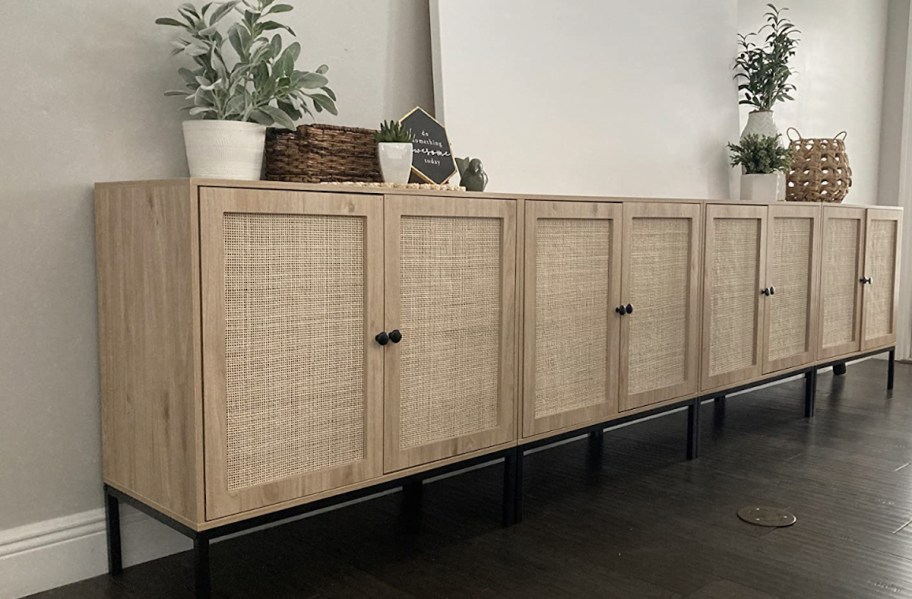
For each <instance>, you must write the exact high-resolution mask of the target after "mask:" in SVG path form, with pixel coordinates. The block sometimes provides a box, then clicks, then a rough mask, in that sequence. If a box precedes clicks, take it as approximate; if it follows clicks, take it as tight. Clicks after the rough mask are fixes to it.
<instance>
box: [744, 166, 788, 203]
mask: <svg viewBox="0 0 912 599" xmlns="http://www.w3.org/2000/svg"><path fill="white" fill-rule="evenodd" d="M780 174H781V173H778V172H776V173H769V174H768V175H741V199H742V200H743V201H745V202H775V201H777V200H778V199H779V182H780V180H781V179H780V176H779V175H780Z"/></svg>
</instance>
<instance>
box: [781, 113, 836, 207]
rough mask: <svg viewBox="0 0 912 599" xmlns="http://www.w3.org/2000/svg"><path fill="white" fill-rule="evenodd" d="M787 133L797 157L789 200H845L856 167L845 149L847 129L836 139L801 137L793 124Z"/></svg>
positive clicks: (791, 172)
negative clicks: (852, 167)
mask: <svg viewBox="0 0 912 599" xmlns="http://www.w3.org/2000/svg"><path fill="white" fill-rule="evenodd" d="M792 132H794V137H793V135H792ZM787 134H788V138H789V142H791V143H790V144H789V148H790V149H791V150H792V152H794V156H793V158H792V166H791V167H790V168H789V172H788V184H787V186H786V191H785V199H786V200H787V201H789V202H833V203H837V204H838V203H839V202H841V201H842V200H843V199H845V197H846V194H848V193H849V188H850V187H852V169H851V168H850V167H849V157H848V155H847V154H846V149H845V138H846V132H845V131H842V132H841V133H838V134H837V135H836V136H835V137H833V138H810V137H801V133H799V132H798V130H797V129H795V128H794V127H789V129H788V131H787Z"/></svg>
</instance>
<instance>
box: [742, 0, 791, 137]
mask: <svg viewBox="0 0 912 599" xmlns="http://www.w3.org/2000/svg"><path fill="white" fill-rule="evenodd" d="M767 6H768V7H769V12H767V13H766V15H765V17H766V25H764V26H763V27H761V28H760V30H759V31H756V32H754V33H748V34H747V35H740V34H739V35H738V46H739V47H740V52H738V56H737V58H736V59H735V71H736V72H735V80H736V81H738V90H739V92H740V94H741V100H740V102H739V103H740V104H746V105H748V106H753V107H754V110H753V111H751V113H750V114H749V115H748V117H747V125H746V126H745V127H744V131H743V132H742V134H741V137H742V138H743V137H744V136H746V135H750V134H757V135H768V136H775V135H777V134H778V133H779V131H778V130H777V129H776V123H775V122H774V121H773V106H774V105H775V104H776V102H783V101H786V100H793V99H794V98H793V97H792V93H793V92H794V91H795V86H794V85H793V84H791V83H789V78H790V77H791V76H792V75H793V74H794V71H793V70H792V68H791V67H790V66H789V61H790V60H791V59H792V57H794V56H795V48H796V47H797V46H798V42H799V41H800V40H799V35H800V31H799V30H798V29H796V28H795V25H794V24H793V23H792V22H791V21H790V20H789V19H787V18H785V17H783V16H782V13H783V12H784V11H785V10H787V9H785V8H783V9H781V10H780V9H778V8H776V7H775V6H774V5H773V4H768V5H767ZM764 34H766V35H765V37H763V36H764ZM760 38H762V41H759V43H758V42H756V41H754V40H755V39H756V40H760Z"/></svg>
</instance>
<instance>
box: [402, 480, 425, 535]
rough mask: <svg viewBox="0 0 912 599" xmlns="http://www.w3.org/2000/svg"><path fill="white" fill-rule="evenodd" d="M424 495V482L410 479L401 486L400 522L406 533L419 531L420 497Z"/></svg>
mask: <svg viewBox="0 0 912 599" xmlns="http://www.w3.org/2000/svg"><path fill="white" fill-rule="evenodd" d="M423 494H424V481H423V480H421V479H420V478H419V479H412V480H409V481H406V483H405V484H404V485H402V521H403V524H404V525H405V529H406V530H407V531H408V532H418V531H419V530H420V529H421V503H422V502H421V496H422V495H423Z"/></svg>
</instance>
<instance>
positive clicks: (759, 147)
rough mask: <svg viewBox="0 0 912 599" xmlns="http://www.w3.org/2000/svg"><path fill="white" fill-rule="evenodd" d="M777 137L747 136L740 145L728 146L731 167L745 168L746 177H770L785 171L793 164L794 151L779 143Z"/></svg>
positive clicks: (778, 136)
mask: <svg viewBox="0 0 912 599" xmlns="http://www.w3.org/2000/svg"><path fill="white" fill-rule="evenodd" d="M780 137H781V136H780V135H777V136H775V137H771V136H769V135H755V134H750V135H745V136H744V138H743V139H742V140H741V143H740V144H728V149H729V150H731V153H732V154H731V165H732V166H738V165H741V166H743V167H744V174H745V175H768V174H770V173H775V172H776V171H785V170H787V169H788V168H789V167H790V166H791V164H792V151H791V150H790V149H788V148H785V147H783V146H782V144H781V143H779V138H780Z"/></svg>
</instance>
